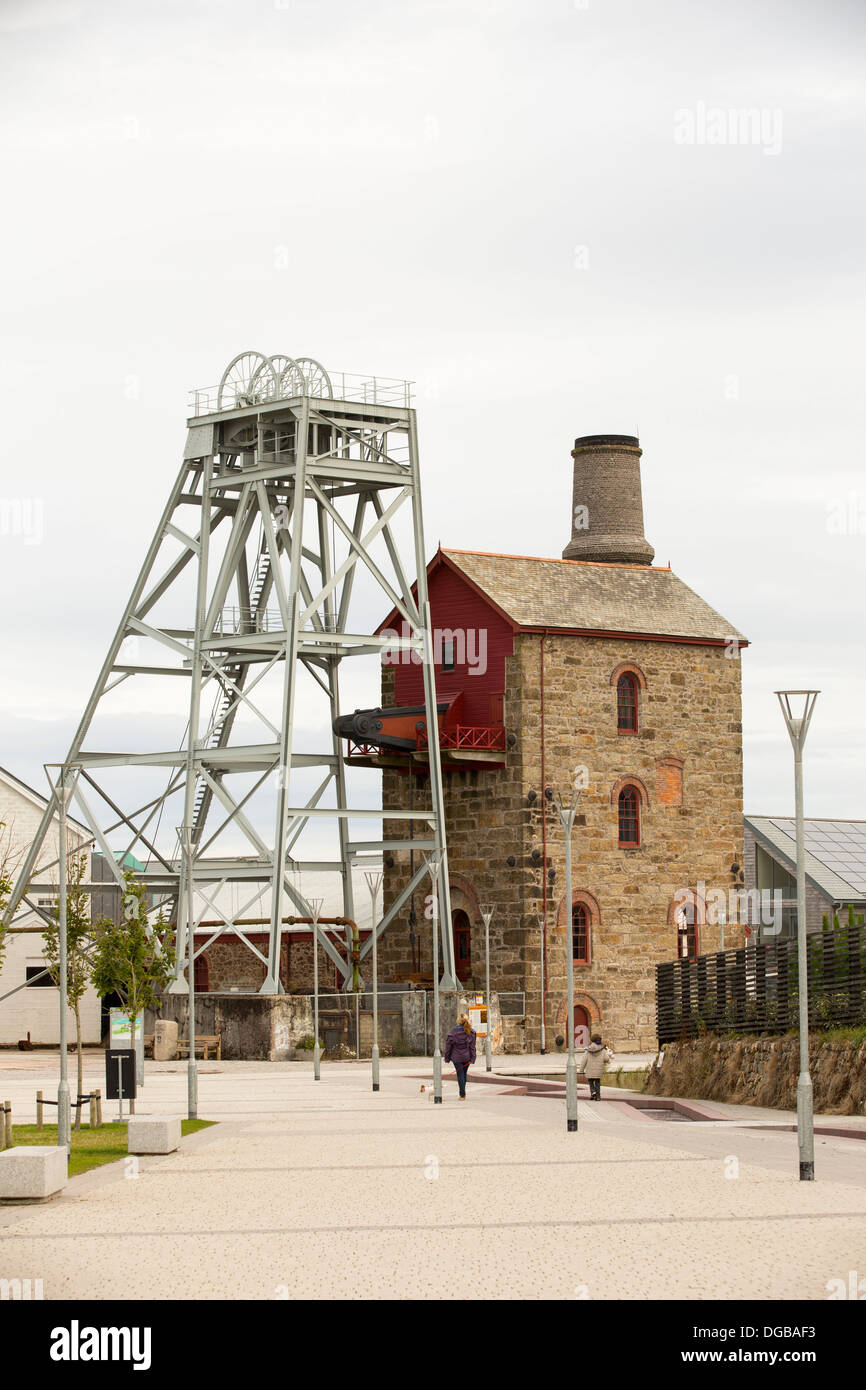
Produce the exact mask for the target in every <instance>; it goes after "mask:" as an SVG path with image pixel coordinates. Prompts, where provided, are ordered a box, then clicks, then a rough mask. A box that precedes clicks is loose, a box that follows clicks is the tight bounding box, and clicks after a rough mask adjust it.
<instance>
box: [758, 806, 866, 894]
mask: <svg viewBox="0 0 866 1390" xmlns="http://www.w3.org/2000/svg"><path fill="white" fill-rule="evenodd" d="M745 820H746V824H747V825H749V826H751V828H752V830H753V831H754V832H755V834H756V835H757V836H758V838H759V839H762V840H764V841H765V842H766V843H767V844H769V845H771V846H772V847H773V848H774V849H776V850H778V851H779V853H780V855H781V856H782V858H783V859H784V860H785V861H786V862H787V864H788V865H789V866H791V869H792V872H796V866H797V839H796V835H797V829H796V824H795V822H794V819H793V817H791V816H746V817H745ZM803 829H804V838H805V842H806V874H807V875H808V877H809V878H810V879H811V880H812V882H813V883H814V884H815V886H816V887H817V888H818V889H820V891H821V892H823V893H824V894H825V895H826V897H828V898H830V899H831V900H832V901H833V902H848V901H849V900H851V899H859V898H866V821H861V820H810V819H806V821H805V822H804V827H803Z"/></svg>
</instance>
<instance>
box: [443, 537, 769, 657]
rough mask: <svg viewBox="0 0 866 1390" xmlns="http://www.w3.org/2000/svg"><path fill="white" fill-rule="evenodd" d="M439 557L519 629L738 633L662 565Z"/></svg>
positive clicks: (466, 553)
mask: <svg viewBox="0 0 866 1390" xmlns="http://www.w3.org/2000/svg"><path fill="white" fill-rule="evenodd" d="M441 554H442V555H443V556H444V557H445V558H446V560H448V561H450V562H451V563H452V564H453V565H454V566H455V567H456V568H457V569H459V570H461V571H462V572H463V573H464V574H465V575H466V576H467V578H469V579H470V580H472V582H473V583H474V584H476V585H477V586H478V588H480V589H482V590H483V591H484V593H485V594H487V595H488V596H489V597H490V598H491V599H492V600H493V602H494V603H495V604H497V606H498V607H499V608H501V609H502V610H503V611H504V612H505V613H506V614H507V615H508V616H509V617H510V618H511V619H512V620H513V621H514V622H515V623H516V624H517V625H518V626H519V627H529V628H538V627H549V628H564V629H578V630H581V631H592V630H594V629H598V630H599V631H604V632H627V633H646V634H651V635H653V636H658V637H672V638H676V637H685V638H691V639H702V640H704V641H717V642H723V641H727V640H729V639H730V638H734V637H735V638H737V639H738V640H739V641H740V642H741V643H742V644H745V642H746V638H745V637H744V636H743V634H742V633H741V632H738V631H737V629H736V628H735V627H733V626H732V625H731V624H730V623H729V622H728V621H727V620H726V619H725V618H723V617H722V616H721V614H720V613H717V612H716V611H715V609H714V608H711V607H710V606H709V604H708V603H704V600H703V599H702V598H698V595H697V594H696V593H694V592H693V591H692V590H691V589H690V588H689V587H688V585H687V584H684V583H683V581H682V580H681V579H678V578H677V576H676V575H675V574H674V573H673V572H672V571H671V570H670V569H667V568H660V567H657V566H653V565H626V564H602V563H598V562H596V561H591V560H546V559H536V558H535V557H534V556H530V555H491V554H486V553H484V552H482V551H474V550H443V551H441Z"/></svg>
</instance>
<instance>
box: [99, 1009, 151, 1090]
mask: <svg viewBox="0 0 866 1390" xmlns="http://www.w3.org/2000/svg"><path fill="white" fill-rule="evenodd" d="M108 1020H109V1021H108V1045H109V1047H113V1048H122V1047H132V1041H131V1039H130V1028H129V1014H128V1013H127V1012H126V1010H125V1009H109V1011H108ZM135 1061H136V1067H135V1072H136V1082H137V1084H138V1085H139V1086H143V1085H144V1017H143V1016H142V1014H139V1015H138V1017H137V1018H136V1020H135ZM124 1091H125V1088H124ZM125 1093H126V1094H128V1092H125Z"/></svg>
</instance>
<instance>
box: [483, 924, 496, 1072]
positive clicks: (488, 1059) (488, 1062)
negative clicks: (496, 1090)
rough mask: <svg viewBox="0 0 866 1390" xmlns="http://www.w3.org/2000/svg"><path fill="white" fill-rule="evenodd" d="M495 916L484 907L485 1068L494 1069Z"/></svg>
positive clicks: (487, 1069)
mask: <svg viewBox="0 0 866 1390" xmlns="http://www.w3.org/2000/svg"><path fill="white" fill-rule="evenodd" d="M492 916H493V908H492V907H482V909H481V917H482V920H483V922H484V1003H485V1006H486V1008H487V1025H486V1027H485V1029H484V1070H485V1071H492V1070H493V1050H492V1048H491V1046H490V1021H491V1017H492V1014H491V1009H490V919H491V917H492Z"/></svg>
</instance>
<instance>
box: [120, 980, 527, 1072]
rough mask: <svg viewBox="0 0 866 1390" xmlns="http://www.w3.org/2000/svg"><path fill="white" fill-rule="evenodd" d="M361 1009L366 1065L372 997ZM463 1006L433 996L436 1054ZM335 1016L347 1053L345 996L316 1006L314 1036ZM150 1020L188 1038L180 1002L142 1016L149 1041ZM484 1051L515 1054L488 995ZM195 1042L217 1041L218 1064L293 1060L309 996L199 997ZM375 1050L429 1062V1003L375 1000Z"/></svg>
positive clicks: (185, 1006) (404, 994) (405, 995)
mask: <svg viewBox="0 0 866 1390" xmlns="http://www.w3.org/2000/svg"><path fill="white" fill-rule="evenodd" d="M359 1000H360V1003H361V1005H362V1006H363V1007H361V1008H360V1009H359V1011H358V1017H359V1025H360V1036H361V1056H362V1058H363V1057H364V1056H367V1057H369V1055H370V1048H371V1046H372V1042H373V1013H372V996H371V995H370V994H365V995H359ZM469 1003H470V1001H469V999H468V998H467V996H466V994H465V993H463V992H462V991H461V992H457V993H455V992H453V991H451V992H449V991H444V990H443V991H441V993H440V996H439V1038H440V1048H444V1046H445V1038H446V1037H447V1035H448V1032H449V1030H450V1029H451V1028H453V1027H454V1025H455V1023H456V1022H457V1018H458V1015H459V1014H461V1013H465V1012H466V1011H467V1009H468V1007H469ZM338 1015H340V1016H342V1019H341V1023H342V1027H343V1032H342V1039H343V1041H344V1042H345V1043H346V1044H347V1045H348V1046H352V1047H353V1046H354V1020H355V1004H354V996H352V995H349V996H347V997H346V998H345V1000H341V1001H339V1007H336V1006H335V1001H334V1000H333V997H332V998H330V999H320V1005H319V1035H320V1037H321V1038H322V1039H323V1040H325V1035H326V1032H330V1029H331V1028H332V1027H333V1026H334V1025H335V1024H336V1023H337V1022H338V1021H339V1020H338ZM157 1018H169V1019H173V1020H174V1021H175V1022H176V1023H177V1025H178V1034H179V1036H180V1037H182V1038H183V1037H188V1036H189V1030H188V1028H187V1020H188V1018H189V1000H188V997H187V995H185V994H164V995H163V996H162V1004H161V1008H160V1010H159V1012H158V1013H154V1011H153V1010H151V1009H148V1010H147V1011H146V1013H145V1025H144V1026H145V1032H146V1033H152V1032H153V1031H154V1025H155V1021H156V1019H157ZM490 1020H491V1027H492V1031H491V1043H492V1047H493V1051H494V1053H502V1052H508V1051H514V1050H516V1049H515V1048H514V1047H513V1046H512V1045H510V1040H511V1042H513V1039H514V1037H515V1036H516V1029H517V1025H518V1024H519V1023H521V1022H522V1020H518V1019H509V1020H507V1022H508V1025H509V1027H508V1031H507V1032H506V1030H505V1029H504V1027H503V1020H502V1018H501V1016H500V1012H499V1001H498V999H497V996H496V995H495V994H494V995H492V998H491V1008H490ZM195 1027H196V1035H197V1036H203V1035H211V1036H214V1035H215V1034H217V1033H219V1034H220V1035H221V1038H222V1055H223V1058H224V1059H225V1060H226V1061H237V1060H243V1061H267V1062H281V1061H287V1060H292V1059H294V1057H295V1048H296V1046H297V1045H298V1043H299V1042H300V1041H301V1039H302V1038H305V1037H311V1036H312V1033H313V999H312V997H311V995H309V994H279V995H261V994H239V993H230V994H200V995H197V996H196V1003H195ZM379 1047H380V1049H381V1050H382V1053H383V1055H385V1054H386V1053H387V1052H388V1051H391V1050H392V1049H396V1050H397V1051H398V1053H399V1054H401V1055H402V1054H411V1055H414V1056H424V1055H425V1052H426V1055H427V1056H431V1055H432V1048H433V996H432V994H427V996H426V1004H425V992H424V991H423V990H412V991H400V992H397V993H392V994H390V995H387V994H380V996H379Z"/></svg>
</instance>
